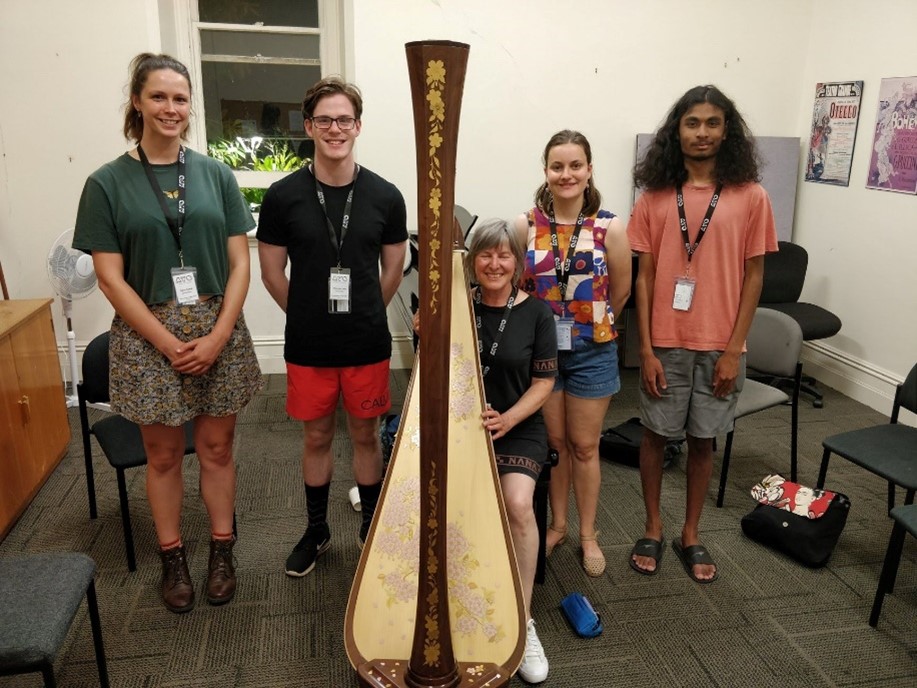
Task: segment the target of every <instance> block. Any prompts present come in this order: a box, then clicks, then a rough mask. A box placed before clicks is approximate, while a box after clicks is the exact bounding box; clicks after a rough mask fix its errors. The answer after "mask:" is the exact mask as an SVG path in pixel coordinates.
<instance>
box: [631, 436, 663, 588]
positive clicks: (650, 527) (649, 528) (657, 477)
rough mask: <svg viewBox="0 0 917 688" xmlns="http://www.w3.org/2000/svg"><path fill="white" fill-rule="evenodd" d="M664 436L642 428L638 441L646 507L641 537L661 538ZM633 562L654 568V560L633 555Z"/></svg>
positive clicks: (650, 569) (647, 569) (640, 566)
mask: <svg viewBox="0 0 917 688" xmlns="http://www.w3.org/2000/svg"><path fill="white" fill-rule="evenodd" d="M665 443H666V438H665V437H663V436H662V435H657V434H656V433H655V432H653V431H651V430H649V429H647V428H644V430H643V440H642V441H641V442H640V483H641V484H642V486H643V505H644V507H645V508H646V530H645V532H644V535H643V537H647V538H650V539H652V540H662V512H661V510H660V507H659V501H660V499H661V497H662V463H663V460H664V458H665ZM634 563H635V564H636V565H637V566H638V567H639V568H641V569H644V570H646V571H654V570H655V569H656V563H657V562H656V560H655V559H652V558H650V557H641V556H637V557H634Z"/></svg>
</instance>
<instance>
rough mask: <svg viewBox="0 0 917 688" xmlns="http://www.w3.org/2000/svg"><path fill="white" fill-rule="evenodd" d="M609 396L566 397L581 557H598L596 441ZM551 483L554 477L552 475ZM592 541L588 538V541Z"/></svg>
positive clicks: (606, 409)
mask: <svg viewBox="0 0 917 688" xmlns="http://www.w3.org/2000/svg"><path fill="white" fill-rule="evenodd" d="M610 401H611V397H610V396H607V397H603V398H601V399H582V398H579V397H574V396H570V395H565V397H564V402H565V406H566V419H567V448H568V450H569V451H570V455H571V457H572V461H571V465H572V468H573V471H572V472H573V494H574V496H575V498H576V509H577V511H578V512H579V522H580V525H579V532H580V538H581V541H582V542H581V544H582V547H583V554H584V556H586V557H601V556H603V555H602V550H601V548H600V547H599V544H598V542H596V540H595V519H596V513H597V511H598V506H599V488H600V487H601V483H602V472H601V468H600V466H599V438H600V436H601V434H602V423H603V422H604V420H605V413H606V412H607V411H608V404H609V402H610ZM551 482H552V483H553V482H554V474H553V473H552V474H551ZM589 538H591V539H589Z"/></svg>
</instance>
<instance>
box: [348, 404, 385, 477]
mask: <svg viewBox="0 0 917 688" xmlns="http://www.w3.org/2000/svg"><path fill="white" fill-rule="evenodd" d="M347 427H348V430H349V431H350V441H351V443H352V444H353V477H354V478H356V481H357V483H358V484H360V485H374V484H376V483H378V482H379V481H380V480H382V444H381V442H380V441H379V419H378V418H355V417H354V416H351V415H348V416H347Z"/></svg>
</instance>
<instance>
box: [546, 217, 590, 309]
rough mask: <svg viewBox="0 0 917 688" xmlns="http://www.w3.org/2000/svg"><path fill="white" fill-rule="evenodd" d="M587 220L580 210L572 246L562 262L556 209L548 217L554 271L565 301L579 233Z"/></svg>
mask: <svg viewBox="0 0 917 688" xmlns="http://www.w3.org/2000/svg"><path fill="white" fill-rule="evenodd" d="M585 221H586V218H585V216H584V215H583V213H582V211H580V214H579V217H578V218H576V228H575V229H574V230H573V235H572V236H571V237H570V246H568V247H567V259H566V260H565V261H564V262H563V263H561V261H560V247H559V246H558V245H557V244H558V240H557V221H556V220H555V219H554V211H553V210H552V211H551V216H550V217H549V218H548V222H549V223H550V225H551V250H552V251H554V272H555V274H556V275H557V286H558V288H560V300H561V301H564V300H565V299H566V296H567V282H568V281H569V280H570V264H571V263H572V262H573V254H574V252H575V251H576V244H577V242H579V233H580V231H581V230H582V229H583V222H585Z"/></svg>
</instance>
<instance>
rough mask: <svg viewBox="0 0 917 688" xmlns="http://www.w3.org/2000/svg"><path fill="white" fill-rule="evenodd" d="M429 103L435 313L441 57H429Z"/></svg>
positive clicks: (433, 303) (443, 111)
mask: <svg viewBox="0 0 917 688" xmlns="http://www.w3.org/2000/svg"><path fill="white" fill-rule="evenodd" d="M427 86H428V87H429V88H430V90H429V91H427V104H428V105H429V108H430V118H429V120H428V121H429V123H430V134H429V136H428V138H427V140H428V142H429V144H430V169H429V172H428V173H427V174H428V176H429V177H430V180H431V181H432V182H433V186H432V187H431V188H430V196H429V200H428V202H427V203H428V205H429V207H430V210H432V211H433V223H432V224H431V225H430V284H431V287H432V289H431V290H430V294H431V295H430V308H431V309H432V311H433V312H434V313H436V312H437V306H438V303H439V293H440V283H439V278H440V273H439V266H438V264H437V261H436V252H437V251H439V247H440V246H441V243H440V241H441V240H440V235H441V232H440V213H439V210H440V206H441V205H442V200H443V190H442V187H441V182H442V178H443V175H442V171H441V170H440V164H439V156H438V151H439V147H440V146H442V145H443V137H442V135H441V133H440V132H441V131H442V128H443V122H444V121H445V119H446V104H445V103H444V102H443V89H444V88H445V87H446V67H445V65H444V64H443V61H442V60H430V61H429V62H428V63H427Z"/></svg>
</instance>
